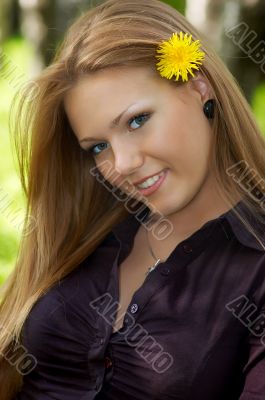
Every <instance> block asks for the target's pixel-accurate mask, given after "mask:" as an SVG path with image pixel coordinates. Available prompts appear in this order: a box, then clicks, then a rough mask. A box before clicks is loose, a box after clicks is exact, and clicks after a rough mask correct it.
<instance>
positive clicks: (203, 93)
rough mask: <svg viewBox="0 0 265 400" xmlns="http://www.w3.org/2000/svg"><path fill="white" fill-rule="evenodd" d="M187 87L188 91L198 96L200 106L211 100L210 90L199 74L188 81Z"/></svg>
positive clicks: (211, 93) (211, 92)
mask: <svg viewBox="0 0 265 400" xmlns="http://www.w3.org/2000/svg"><path fill="white" fill-rule="evenodd" d="M188 86H189V90H191V91H194V93H195V94H196V95H197V96H200V100H201V102H202V104H204V103H205V102H206V101H207V100H209V99H211V98H213V91H212V88H211V87H210V85H209V83H208V81H207V80H206V79H205V78H204V76H203V75H202V74H201V73H200V72H199V73H197V75H196V76H194V77H192V78H191V79H190V80H189V81H188Z"/></svg>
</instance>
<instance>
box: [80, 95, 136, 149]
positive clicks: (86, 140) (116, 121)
mask: <svg viewBox="0 0 265 400" xmlns="http://www.w3.org/2000/svg"><path fill="white" fill-rule="evenodd" d="M134 104H135V103H133V104H131V105H129V107H127V108H126V110H124V111H122V113H121V114H120V115H118V117H117V118H115V119H114V120H113V121H112V122H111V123H110V129H113V128H114V127H115V126H118V125H119V123H120V120H121V118H122V116H123V115H124V114H125V113H126V112H127V111H128V110H129V108H130V107H132V106H133V105H134ZM91 140H99V139H98V138H94V137H91V136H90V137H86V138H84V139H82V140H80V142H79V143H83V142H89V141H91Z"/></svg>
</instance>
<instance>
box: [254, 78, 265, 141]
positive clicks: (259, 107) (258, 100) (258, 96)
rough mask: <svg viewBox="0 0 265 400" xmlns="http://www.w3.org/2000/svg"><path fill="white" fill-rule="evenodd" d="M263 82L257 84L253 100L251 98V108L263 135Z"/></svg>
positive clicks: (264, 84)
mask: <svg viewBox="0 0 265 400" xmlns="http://www.w3.org/2000/svg"><path fill="white" fill-rule="evenodd" d="M264 105H265V82H264V83H262V84H261V85H259V86H258V87H257V89H256V91H255V94H254V97H253V100H252V108H253V111H254V114H255V116H256V119H257V121H258V124H259V126H260V128H261V130H262V132H263V134H264V135H265V112H264Z"/></svg>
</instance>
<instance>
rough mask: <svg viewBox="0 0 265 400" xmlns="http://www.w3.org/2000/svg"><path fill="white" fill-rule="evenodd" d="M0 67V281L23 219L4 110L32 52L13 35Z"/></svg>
mask: <svg viewBox="0 0 265 400" xmlns="http://www.w3.org/2000/svg"><path fill="white" fill-rule="evenodd" d="M0 51H1V53H0V57H1V67H0V93H1V96H0V146H1V168H0V284H1V283H2V282H4V280H5V279H6V277H7V276H8V274H9V273H10V271H11V270H12V268H13V267H14V263H15V258H16V254H17V251H18V246H19V240H20V236H21V227H22V222H23V218H24V212H23V211H24V204H25V203H24V199H23V196H22V191H21V186H20V182H19V178H18V172H17V168H16V167H15V163H14V155H13V153H12V149H11V143H10V137H9V131H8V113H9V109H10V104H11V100H12V98H13V97H14V95H15V93H16V92H17V90H18V89H19V88H20V87H21V86H22V85H24V84H25V83H26V82H27V81H28V80H29V77H28V74H29V72H28V71H29V67H30V64H31V60H32V57H33V51H32V49H31V48H30V46H29V45H28V44H27V43H26V41H25V40H23V39H21V38H19V37H14V38H12V39H10V40H9V41H8V42H6V43H5V44H4V45H3V47H2V48H1V50H0Z"/></svg>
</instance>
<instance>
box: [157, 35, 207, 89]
mask: <svg viewBox="0 0 265 400" xmlns="http://www.w3.org/2000/svg"><path fill="white" fill-rule="evenodd" d="M200 45H201V43H200V41H199V40H196V41H192V35H188V34H187V33H185V35H184V34H183V32H179V36H178V33H173V35H172V36H171V38H170V39H169V40H166V41H164V42H162V44H160V45H159V47H158V49H157V53H158V54H160V55H158V56H156V58H158V59H160V61H159V62H158V63H157V64H156V65H157V70H158V71H159V72H160V75H161V76H162V77H165V78H167V79H171V78H172V76H173V75H176V81H177V80H178V79H179V77H181V78H182V80H183V82H185V81H187V80H188V73H190V74H191V75H192V76H194V73H193V72H192V70H193V69H197V70H198V69H199V67H198V65H200V64H202V63H201V61H202V60H203V59H204V56H205V53H204V52H202V51H201V50H200Z"/></svg>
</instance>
